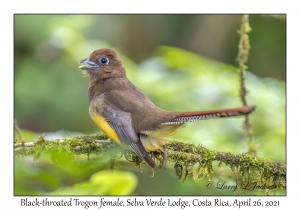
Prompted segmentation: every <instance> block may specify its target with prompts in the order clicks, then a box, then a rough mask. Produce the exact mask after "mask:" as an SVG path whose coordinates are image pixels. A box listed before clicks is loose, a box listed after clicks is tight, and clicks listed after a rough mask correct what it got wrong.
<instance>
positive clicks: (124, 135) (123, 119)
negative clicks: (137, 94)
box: [104, 102, 155, 168]
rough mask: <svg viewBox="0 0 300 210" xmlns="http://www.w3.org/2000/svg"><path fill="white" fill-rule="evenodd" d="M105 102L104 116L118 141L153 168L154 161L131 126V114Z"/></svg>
mask: <svg viewBox="0 0 300 210" xmlns="http://www.w3.org/2000/svg"><path fill="white" fill-rule="evenodd" d="M106 103H108V104H107V105H106V108H105V110H104V116H105V118H106V119H107V120H108V123H109V124H110V126H111V127H112V128H113V130H114V131H115V132H116V134H117V135H118V137H119V139H120V141H121V142H122V143H124V144H126V145H127V146H128V147H129V148H130V149H131V150H132V151H134V153H135V154H137V155H138V156H139V157H140V158H141V159H143V160H144V161H145V162H146V163H148V165H149V166H151V167H152V168H155V163H154V161H153V160H152V158H151V157H150V156H149V154H148V153H147V151H146V150H145V148H144V146H143V145H142V142H141V141H140V139H139V137H138V135H137V134H136V133H135V131H134V129H133V127H132V123H131V120H132V119H131V114H130V113H129V112H125V111H122V110H120V109H118V108H116V107H115V106H114V105H113V104H109V102H106Z"/></svg>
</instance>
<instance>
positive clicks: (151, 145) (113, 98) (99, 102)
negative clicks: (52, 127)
mask: <svg viewBox="0 0 300 210" xmlns="http://www.w3.org/2000/svg"><path fill="white" fill-rule="evenodd" d="M79 63H80V64H81V65H80V66H79V68H80V69H82V70H83V73H85V74H89V76H90V85H89V90H88V98H89V112H90V115H91V117H92V119H93V120H94V122H95V123H96V124H97V126H98V127H99V128H101V129H102V130H103V131H104V132H105V133H106V134H107V135H108V136H109V137H110V138H111V139H112V140H113V141H115V142H116V143H118V144H120V145H126V147H127V148H130V149H131V150H132V151H133V152H135V154H137V155H138V156H139V157H140V158H141V159H143V160H144V161H145V162H146V163H147V164H148V165H149V166H151V167H152V168H155V163H154V161H153V160H152V158H151V157H150V156H149V154H148V153H147V151H155V150H158V149H160V150H163V147H164V146H165V144H166V143H168V141H169V140H170V139H169V138H168V137H169V136H172V135H174V134H175V133H176V132H177V130H178V129H179V128H180V127H181V126H182V125H183V124H185V123H187V122H194V121H198V120H204V119H209V118H221V117H231V116H239V115H246V114H249V113H251V112H252V111H253V110H254V108H255V107H254V106H244V107H239V108H232V109H223V110H212V111H194V112H170V111H166V110H163V109H161V108H159V107H157V106H155V104H153V102H152V101H151V100H150V99H149V98H148V97H147V96H146V95H145V94H144V93H143V92H142V91H141V90H140V89H138V88H137V87H136V86H135V85H134V84H132V83H131V82H130V81H129V80H128V79H127V76H126V71H125V68H124V67H123V65H122V60H121V59H120V58H119V57H118V53H117V52H116V51H115V50H114V49H109V48H104V49H99V50H96V51H94V52H93V53H92V54H91V55H90V57H89V58H85V59H83V60H81V61H80V62H79Z"/></svg>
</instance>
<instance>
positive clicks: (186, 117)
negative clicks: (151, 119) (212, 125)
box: [162, 106, 255, 125]
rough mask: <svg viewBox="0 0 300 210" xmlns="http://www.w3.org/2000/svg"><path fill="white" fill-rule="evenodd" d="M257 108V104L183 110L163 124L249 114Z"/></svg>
mask: <svg viewBox="0 0 300 210" xmlns="http://www.w3.org/2000/svg"><path fill="white" fill-rule="evenodd" d="M254 109H255V106H243V107H238V108H231V109H220V110H210V111H195V112H182V113H180V114H179V115H178V116H177V117H176V118H174V119H171V120H170V121H168V122H164V123H162V124H163V125H168V124H183V123H187V122H195V121H199V120H206V119H211V118H221V117H233V116H240V115H247V114H249V113H251V112H252V111H253V110H254Z"/></svg>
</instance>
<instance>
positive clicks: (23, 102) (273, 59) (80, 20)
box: [14, 15, 286, 195]
mask: <svg viewBox="0 0 300 210" xmlns="http://www.w3.org/2000/svg"><path fill="white" fill-rule="evenodd" d="M278 17H279V18H278ZM240 18H241V16H239V15H223V16H220V15H15V57H14V58H15V59H14V61H15V62H14V67H15V68H14V74H15V80H14V102H15V103H14V105H15V107H14V114H15V116H14V117H15V119H17V121H18V124H19V126H20V127H21V128H22V137H23V138H24V139H25V141H28V142H30V141H36V140H37V136H38V135H40V134H41V133H47V135H46V139H54V138H60V137H67V136H76V135H80V134H82V133H84V134H90V133H96V132H100V130H99V129H98V128H97V127H96V125H95V124H94V123H93V121H92V120H91V119H90V116H89V113H88V102H87V88H88V78H83V76H82V74H81V72H80V70H79V69H78V68H77V63H78V61H79V60H81V59H83V58H85V57H88V56H89V54H90V53H91V52H92V51H94V50H96V49H99V48H103V47H113V48H115V49H116V50H117V51H119V53H120V57H121V58H122V60H123V63H124V66H125V67H126V70H127V76H128V78H129V79H130V80H131V81H132V82H133V83H134V84H135V85H136V86H137V87H139V88H140V89H141V90H142V91H143V92H145V93H146V94H147V95H148V96H149V97H150V98H151V99H152V100H153V102H154V103H155V104H156V105H157V106H159V107H161V108H164V109H167V110H172V111H193V110H209V109H220V108H227V107H237V106H240V105H241V102H240V99H239V79H238V72H237V69H236V67H235V66H233V65H236V63H235V62H234V60H235V57H236V55H237V45H238V39H239V37H238V35H237V33H236V31H237V29H238V28H239V24H240ZM223 19H224V20H227V22H228V21H229V20H230V21H231V22H230V23H227V22H226V24H222V23H224V22H223V21H224V20H223ZM218 21H219V22H218ZM285 24H286V23H285V17H284V16H261V15H250V25H251V27H252V29H253V30H252V32H251V33H250V34H249V36H250V42H251V43H250V44H251V50H250V57H249V62H248V63H247V65H248V66H249V70H250V72H247V74H246V87H247V89H248V90H249V93H248V95H247V100H248V102H249V104H255V105H256V106H257V109H256V111H255V112H254V113H253V114H251V117H250V121H251V123H252V125H253V134H254V139H255V143H256V147H257V152H258V153H257V154H258V156H260V157H264V158H269V159H272V160H274V161H285V155H286V154H285V151H286V150H285V143H286V127H285V122H286V115H285V109H286V104H285V98H286V96H285V93H286V89H285V73H286V72H285V71H286V70H285V59H286V55H285V53H286V52H285V50H286V49H285ZM205 31H208V32H211V33H209V34H207V33H208V32H205ZM195 35H199V37H196V38H195ZM219 39H220V40H219ZM193 40H194V41H193ZM192 41H193V42H192ZM207 46H209V49H208V48H207ZM218 52H221V53H218ZM222 56H223V57H222ZM208 57H211V58H213V59H209V58H208ZM220 61H221V62H220ZM224 63H228V64H224ZM230 64H231V65H230ZM232 64H233V65H232ZM251 72H252V73H251ZM254 73H255V74H254ZM266 76H267V77H266ZM272 77H275V78H272ZM243 120H244V119H243V118H242V117H241V118H229V119H222V120H208V121H201V122H197V123H190V124H188V125H186V127H185V128H183V129H182V132H180V133H178V134H177V135H176V136H175V137H174V139H178V140H181V141H186V142H195V143H196V144H203V145H204V146H205V147H207V148H210V149H216V150H219V151H224V152H232V153H242V152H247V151H248V148H247V139H246V136H245V134H244V132H243V129H242V123H243ZM18 138H19V137H18V135H15V139H16V140H17V141H18ZM63 159H64V158H63ZM89 159H90V161H87V160H88V158H87V157H82V156H79V157H78V158H76V160H70V161H67V162H66V163H65V164H63V165H59V164H52V163H51V161H50V160H51V158H49V157H47V156H45V155H41V157H39V158H38V159H36V161H35V159H34V158H17V159H16V160H15V185H14V186H15V194H16V195H34V194H35V195H41V194H52V195H53V194H57V195H66V194H69V195H75V194H76V195H78V194H81V195H84V194H93V195H101V194H102V195H128V194H135V195H223V194H229V195H232V194H233V193H232V192H231V191H221V190H207V189H206V188H205V183H206V181H205V180H202V181H200V182H197V183H196V184H195V182H194V181H193V180H191V179H189V178H188V179H187V180H186V182H185V183H181V182H178V181H177V177H176V175H175V174H174V172H173V171H172V165H170V164H169V165H168V166H166V167H165V168H164V169H161V170H156V174H155V176H154V178H150V175H151V173H152V172H151V171H149V169H148V168H147V167H146V166H143V167H142V168H143V170H144V173H140V172H139V169H138V168H137V167H136V168H133V166H132V165H130V164H128V163H126V162H125V161H122V159H120V160H116V169H119V170H122V171H114V172H110V171H107V169H108V168H109V157H97V156H91V157H89ZM231 176H232V175H231V174H230V172H229V169H228V168H226V167H224V168H222V167H220V168H218V167H217V166H216V167H215V172H214V175H213V177H212V179H213V180H215V181H217V180H219V179H220V177H222V178H223V179H225V178H226V179H225V180H229V182H232V177H231ZM137 180H139V181H137ZM230 180H231V181H230ZM282 193H283V194H284V192H279V194H282Z"/></svg>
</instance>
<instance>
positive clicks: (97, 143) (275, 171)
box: [14, 134, 286, 189]
mask: <svg viewBox="0 0 300 210" xmlns="http://www.w3.org/2000/svg"><path fill="white" fill-rule="evenodd" d="M14 146H15V149H14V151H15V157H18V156H28V155H34V156H39V154H40V153H46V154H49V153H50V154H51V153H53V152H55V154H57V152H66V153H67V154H68V155H70V156H75V155H80V154H85V155H90V154H97V155H103V154H105V153H107V152H109V151H110V150H111V149H112V148H115V147H116V146H117V145H116V144H115V143H113V142H112V141H110V140H108V137H107V136H106V135H104V134H95V135H87V136H79V137H71V138H63V139H56V140H52V141H49V140H45V138H44V135H41V136H40V137H39V140H38V141H37V142H29V143H25V144H24V145H22V144H15V145H14ZM166 148H167V152H168V161H171V162H175V166H174V169H175V173H176V174H177V175H178V177H179V178H181V177H182V175H184V178H183V181H184V180H185V179H186V177H187V176H188V175H190V174H192V175H193V178H194V180H196V181H197V180H200V179H202V178H203V177H205V176H207V177H208V178H210V176H211V174H212V171H213V166H212V164H213V162H215V161H217V162H218V163H219V164H218V166H219V167H220V165H221V164H225V165H226V166H229V167H230V169H231V170H232V172H233V173H234V174H235V176H234V177H236V176H237V174H239V175H240V176H241V177H242V178H243V180H247V181H251V182H260V183H268V186H271V185H272V186H276V187H275V188H276V189H278V188H285V187H286V166H285V163H277V162H273V161H270V160H266V159H263V158H259V157H256V156H254V155H253V154H252V153H243V154H237V155H235V154H231V153H228V152H219V151H215V150H209V149H207V148H205V147H203V146H201V145H195V144H188V143H182V142H178V141H172V143H170V144H168V145H166ZM149 154H150V155H151V156H152V157H153V158H154V159H155V160H156V161H158V162H162V161H164V154H163V152H162V151H160V150H158V151H154V152H149ZM125 157H126V159H127V160H128V161H130V162H135V163H136V164H137V165H140V164H141V162H142V160H141V159H140V158H138V157H137V156H136V155H135V154H133V153H131V152H129V151H128V152H127V153H126V154H125ZM199 177H200V178H199Z"/></svg>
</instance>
